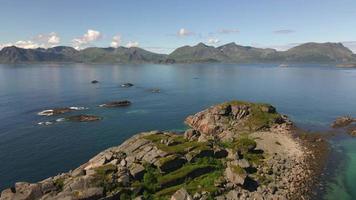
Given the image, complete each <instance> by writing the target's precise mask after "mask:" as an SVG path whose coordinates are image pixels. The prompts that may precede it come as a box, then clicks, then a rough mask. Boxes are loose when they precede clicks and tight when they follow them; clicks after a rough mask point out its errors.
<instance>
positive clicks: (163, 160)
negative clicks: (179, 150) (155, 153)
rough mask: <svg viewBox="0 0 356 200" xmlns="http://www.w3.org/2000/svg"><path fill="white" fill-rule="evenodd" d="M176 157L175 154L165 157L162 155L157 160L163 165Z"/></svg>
mask: <svg viewBox="0 0 356 200" xmlns="http://www.w3.org/2000/svg"><path fill="white" fill-rule="evenodd" d="M176 158H177V155H169V156H167V157H162V158H160V159H159V160H158V162H159V164H160V165H164V164H165V163H167V162H170V161H172V160H175V159H176Z"/></svg>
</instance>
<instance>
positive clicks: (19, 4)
mask: <svg viewBox="0 0 356 200" xmlns="http://www.w3.org/2000/svg"><path fill="white" fill-rule="evenodd" d="M355 19H356V1H355V0H219V1H213V0H101V1H90V0H0V49H1V48H3V47H4V46H9V45H16V46H19V47H23V48H37V47H43V48H49V47H53V46H58V45H65V46H73V47H75V48H77V49H83V48H86V47H91V46H97V47H108V46H112V47H118V46H126V47H133V46H138V47H141V48H144V49H147V50H150V51H154V52H158V53H169V52H171V51H173V50H174V49H175V48H177V47H180V46H183V45H195V44H197V43H199V42H204V43H206V44H209V45H213V46H220V45H223V44H226V43H229V42H235V43H237V44H241V45H248V46H256V47H271V48H276V49H278V50H286V49H288V48H291V47H293V46H296V45H298V44H301V43H305V42H342V43H343V44H344V45H345V46H347V47H349V48H350V49H352V50H353V51H354V52H356V20H355Z"/></svg>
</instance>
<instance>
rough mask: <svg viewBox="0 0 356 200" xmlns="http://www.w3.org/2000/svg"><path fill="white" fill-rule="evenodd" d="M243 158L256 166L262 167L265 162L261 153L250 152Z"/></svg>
mask: <svg viewBox="0 0 356 200" xmlns="http://www.w3.org/2000/svg"><path fill="white" fill-rule="evenodd" d="M243 156H244V158H245V159H246V160H247V161H249V162H250V163H253V164H255V165H260V164H261V163H262V162H263V160H264V156H263V154H261V153H251V152H248V153H246V154H244V155H243Z"/></svg>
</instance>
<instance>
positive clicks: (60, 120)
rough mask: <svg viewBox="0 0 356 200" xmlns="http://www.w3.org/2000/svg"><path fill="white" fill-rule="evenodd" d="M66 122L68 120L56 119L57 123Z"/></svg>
mask: <svg viewBox="0 0 356 200" xmlns="http://www.w3.org/2000/svg"><path fill="white" fill-rule="evenodd" d="M65 120H66V119H65V118H58V119H56V122H63V121H65Z"/></svg>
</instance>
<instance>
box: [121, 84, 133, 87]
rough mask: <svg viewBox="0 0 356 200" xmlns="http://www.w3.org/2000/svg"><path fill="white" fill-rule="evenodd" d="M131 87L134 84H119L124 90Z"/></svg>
mask: <svg viewBox="0 0 356 200" xmlns="http://www.w3.org/2000/svg"><path fill="white" fill-rule="evenodd" d="M132 86H134V84H132V83H124V84H121V87H124V88H128V87H132Z"/></svg>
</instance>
